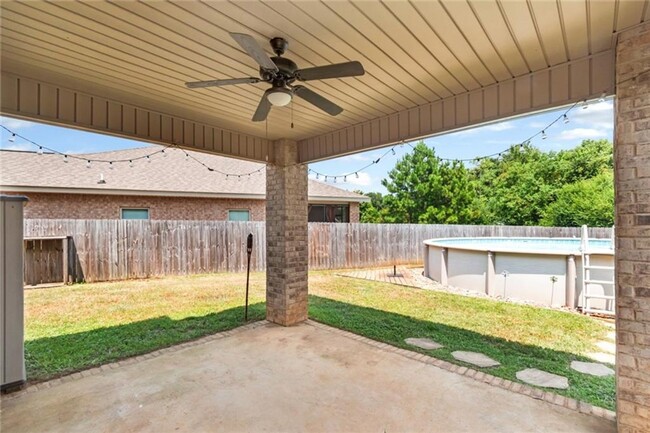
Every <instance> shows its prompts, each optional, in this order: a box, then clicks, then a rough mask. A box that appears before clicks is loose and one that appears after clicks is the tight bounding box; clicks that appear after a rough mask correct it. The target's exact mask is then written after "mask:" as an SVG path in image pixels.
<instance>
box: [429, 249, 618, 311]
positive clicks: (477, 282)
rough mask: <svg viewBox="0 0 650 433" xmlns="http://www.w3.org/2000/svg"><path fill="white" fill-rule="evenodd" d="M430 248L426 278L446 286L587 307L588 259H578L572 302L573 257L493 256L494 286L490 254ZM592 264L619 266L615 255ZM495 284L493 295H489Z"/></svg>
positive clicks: (602, 290)
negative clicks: (584, 296) (569, 294)
mask: <svg viewBox="0 0 650 433" xmlns="http://www.w3.org/2000/svg"><path fill="white" fill-rule="evenodd" d="M428 249H429V250H428V254H427V255H426V260H427V265H426V272H425V275H426V276H427V277H429V278H431V279H433V280H435V281H438V282H440V283H442V284H448V285H450V286H453V287H458V288H462V289H467V290H471V291H474V292H477V293H485V294H489V295H491V296H497V297H504V298H510V299H516V300H519V301H529V302H534V303H537V304H541V305H547V306H553V307H562V306H566V307H569V308H576V307H578V306H582V299H581V297H582V296H581V295H582V293H581V290H582V259H581V256H580V255H579V254H576V255H574V260H575V269H576V272H575V275H576V276H575V292H574V293H575V295H574V299H573V302H570V300H568V299H567V287H568V284H567V266H570V265H569V264H568V260H567V258H568V254H535V253H520V252H492V253H491V254H492V256H493V260H494V270H495V272H494V275H493V276H492V277H491V278H492V280H491V281H490V278H489V277H488V275H489V272H488V269H489V266H490V260H491V259H490V258H489V255H488V251H476V250H465V249H461V248H454V247H441V246H435V245H428ZM445 253H446V256H447V257H446V258H445V257H444V255H445ZM590 260H591V264H592V265H598V266H613V265H614V257H613V256H612V255H605V254H602V255H601V254H592V255H591V259H590ZM445 267H446V270H447V273H446V278H445V275H444V269H445ZM591 278H592V279H594V280H607V279H610V278H611V272H609V271H598V270H594V271H592V275H591ZM445 280H446V282H445ZM490 283H491V292H492V293H489V292H488V290H489V289H490ZM569 283H570V282H569ZM613 290H614V288H613V286H604V285H592V286H591V288H590V291H591V292H592V293H596V294H605V295H612V294H613ZM604 302H605V301H600V300H592V301H591V306H592V307H594V308H604V307H605V305H604Z"/></svg>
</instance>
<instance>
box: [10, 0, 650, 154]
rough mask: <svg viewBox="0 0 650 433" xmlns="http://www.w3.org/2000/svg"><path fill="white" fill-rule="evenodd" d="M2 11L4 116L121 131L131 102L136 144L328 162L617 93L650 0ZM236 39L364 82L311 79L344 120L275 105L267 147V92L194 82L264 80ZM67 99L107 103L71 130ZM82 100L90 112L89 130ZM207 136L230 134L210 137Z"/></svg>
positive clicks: (93, 106)
mask: <svg viewBox="0 0 650 433" xmlns="http://www.w3.org/2000/svg"><path fill="white" fill-rule="evenodd" d="M0 7H1V18H0V23H1V39H0V42H1V53H2V59H1V60H2V73H3V75H2V79H3V80H2V81H3V89H2V90H3V98H2V111H3V112H4V113H5V114H9V115H16V116H19V117H25V118H34V119H37V120H44V121H51V122H53V123H68V124H71V125H73V126H82V127H83V126H84V119H83V117H84V116H86V117H88V119H85V121H86V123H87V125H85V126H86V127H87V128H88V129H96V130H106V132H109V133H118V134H119V133H120V130H118V129H119V128H117V127H111V122H113V124H115V122H116V120H115V119H114V117H115V116H116V115H115V113H114V112H113V111H114V110H113V109H112V108H111V106H110V103H111V101H117V102H119V103H120V104H127V105H128V107H135V108H140V109H142V110H141V112H140V115H141V116H140V118H139V119H138V118H137V115H138V113H136V111H137V110H135V108H134V109H133V119H126V120H125V118H124V116H125V114H124V110H125V108H124V107H125V106H120V108H119V111H120V116H121V117H120V119H119V123H120V125H119V127H120V128H122V129H121V131H122V132H123V134H122V135H127V136H128V135H136V136H140V137H141V138H143V139H149V140H150V141H161V142H165V141H171V140H166V139H165V134H167V135H170V134H171V135H173V136H176V135H178V136H179V137H180V141H181V144H183V145H186V146H188V147H194V148H198V149H201V148H202V147H205V148H206V150H209V151H216V152H219V153H223V154H229V155H234V156H239V157H244V158H247V159H255V160H261V161H263V160H265V158H266V157H267V154H268V152H267V147H266V146H267V143H268V141H267V140H266V139H267V138H268V139H270V140H275V139H278V138H289V139H294V140H299V141H301V145H303V149H302V150H301V158H302V159H303V160H305V161H308V160H317V159H322V158H325V157H330V156H332V155H335V154H345V153H351V152H354V151H358V150H362V149H364V148H370V147H376V146H379V145H384V144H389V142H393V143H394V142H396V141H399V140H401V139H404V138H409V137H416V136H423V135H426V134H430V133H435V132H437V131H438V132H439V131H442V130H449V129H453V128H456V127H462V126H463V125H469V124H473V123H480V122H484V121H490V120H494V119H497V118H499V117H505V116H508V115H515V114H521V113H524V112H530V111H534V110H538V109H544V108H549V107H552V106H557V105H562V104H565V103H569V102H571V101H574V100H576V99H578V98H586V97H593V96H595V95H597V94H600V93H602V92H607V93H610V94H611V93H612V92H613V86H612V83H613V72H612V67H613V60H612V59H613V55H612V52H613V48H614V43H615V35H616V33H617V32H620V31H621V30H623V29H626V28H629V27H631V26H634V25H637V24H639V23H641V22H643V21H644V20H647V19H648V17H649V15H650V8H648V1H634V0H630V1H613V0H612V1H575V0H558V1H544V0H541V1H538V0H529V1H495V0H480V1H479V0H476V1H462V0H460V1H418V2H415V1H412V2H408V1H385V2H379V1H374V2H372V1H358V2H357V1H352V2H351V1H335V2H334V1H332V2H329V1H328V2H315V1H295V2H288V1H276V2H261V1H246V2H221V1H220V2H198V1H192V2H189V1H187V2H162V1H160V2H146V3H143V2H135V1H133V2H119V3H109V2H42V1H33V2H17V1H3V2H2V3H1V6H0ZM229 32H241V33H247V34H250V35H252V36H253V37H254V38H255V39H256V40H257V41H258V42H259V43H260V45H262V47H264V48H265V50H267V52H268V53H269V54H270V52H271V50H270V47H269V45H268V43H267V41H268V40H269V39H270V38H272V37H275V36H282V37H284V38H286V39H287V40H288V41H289V49H288V51H287V53H286V54H285V57H288V58H290V59H292V60H294V61H295V62H296V63H297V64H298V66H299V67H302V68H305V67H309V66H316V65H323V64H328V63H339V62H345V61H350V60H358V61H360V62H361V63H362V64H363V66H364V68H365V70H366V74H365V75H364V76H361V77H354V78H345V79H332V80H323V81H310V82H308V83H306V85H307V86H308V87H310V88H311V89H313V90H315V91H317V92H319V93H321V94H322V95H323V96H325V97H327V98H329V99H331V100H332V101H333V102H335V103H337V104H339V105H340V106H341V107H343V108H344V112H343V113H341V114H340V115H338V116H336V117H332V116H329V115H327V114H325V113H323V112H321V111H319V110H318V109H317V108H315V107H314V106H312V105H309V104H307V103H305V102H303V101H302V100H300V99H297V100H296V101H295V102H294V109H293V123H294V127H293V128H292V127H291V108H290V107H289V106H287V107H281V108H280V107H274V108H273V109H272V110H271V114H270V116H269V119H268V136H267V129H266V128H267V125H266V124H265V122H258V123H254V122H251V120H250V119H251V116H252V114H253V112H254V111H255V109H256V107H257V104H258V102H259V100H260V97H261V96H262V93H263V91H264V89H266V88H267V87H268V84H265V83H258V84H247V85H238V86H229V87H221V88H206V89H187V88H185V86H184V85H183V83H184V82H186V81H196V80H207V79H214V78H232V77H245V76H254V77H255V76H257V75H258V68H257V66H256V64H255V62H254V61H253V60H252V59H251V58H250V57H249V56H248V55H247V54H246V53H245V52H244V51H243V50H242V49H241V48H240V47H239V46H238V45H237V43H236V42H235V41H234V40H233V39H232V38H231V37H230V36H229ZM20 80H23V81H24V82H23V83H21V82H20ZM28 80H31V81H28ZM30 83H33V86H36V87H31V88H30V87H29V85H30ZM22 86H25V91H24V92H23V94H21V91H22V90H23V87H22ZM48 86H49V87H48ZM68 90H70V91H72V92H73V93H74V92H80V94H81V95H82V96H83V95H86V96H88V97H90V98H95V99H96V100H95V99H91V100H90V102H87V101H86V102H85V100H84V99H83V98H81V100H80V101H77V99H75V102H74V104H75V106H74V107H73V108H71V109H73V110H75V114H74V116H73V117H74V118H73V119H72V120H70V119H68V120H67V121H66V120H65V119H64V118H62V116H63V115H61V112H62V111H65V109H64V108H65V107H63V105H62V104H63V103H62V102H61V101H60V100H62V99H64V97H65V95H68V93H65V92H67V91H68ZM52 92H55V93H56V95H54V93H52ZM31 93H34V95H32V96H33V98H36V99H35V100H34V101H35V102H34V101H31V99H29V98H28V96H26V95H31ZM48 93H49V94H50V96H51V98H55V100H54V101H50V99H51V98H50V99H48V97H47V94H48ZM42 94H46V95H45V96H42ZM75 95H76V93H75ZM477 95H478V96H477ZM84 97H85V96H84ZM25 98H27V99H25ZM75 98H76V96H75ZM97 98H104V99H101V101H104V100H105V101H106V104H105V106H103V105H104V104H103V102H102V104H98V103H97V101H98V100H99V99H97ZM443 101H446V103H445V104H443ZM21 102H22V105H23V106H22V107H21ZM435 103H438V105H436V104H435ZM78 104H80V105H81V107H82V108H83V107H85V105H84V104H86V105H87V106H88V109H89V110H90V113H89V114H86V113H82V114H80V117H82V119H81V120H79V119H78V118H77V117H78V116H77V114H76V113H77V111H79V106H78ZM100 105H102V106H100ZM128 107H127V111H128V110H129V109H128ZM48 110H49V111H48ZM112 110H113V111H112ZM151 113H162V114H166V115H169V116H172V117H173V118H174V119H171V120H169V123H170V125H172V126H170V128H172V127H173V124H174V120H175V118H176V117H177V118H179V119H191V120H194V121H196V122H201V124H200V125H202V126H200V127H199V126H197V125H198V124H197V125H193V126H192V131H191V134H190V132H188V131H187V130H185V127H186V126H187V125H182V127H183V128H184V129H183V131H178V130H176V131H174V132H169V131H168V132H167V133H166V131H165V128H166V126H165V124H164V123H165V121H166V120H165V119H162V120H161V119H154V120H152V117H151V116H152V114H151ZM143 115H144V116H146V117H147V120H146V122H145V120H143V117H142V116H143ZM452 117H453V118H452ZM382 119H383V120H382ZM373 122H374V123H373ZM131 123H132V124H133V125H130V124H131ZM438 123H439V124H438ZM125 124H126V126H125ZM143 125H144V126H143ZM179 125H180V124H179ZM144 127H146V129H147V132H144V131H142V130H141V131H136V130H137V128H141V129H142V128H144ZM206 127H219V128H222V129H220V130H218V131H217V130H216V129H215V130H211V131H210V132H209V134H208V132H207V130H206V129H205V128H206ZM129 128H131V129H133V131H130V129H129ZM152 130H155V131H153V132H152ZM197 131H198V134H199V135H201V137H200V138H197ZM223 131H236V132H237V133H238V134H239V133H241V134H242V135H238V136H237V137H235V136H234V135H232V136H230V135H229V136H228V138H227V140H229V141H228V143H226V144H227V146H229V147H227V148H226V144H224V143H222V142H219V143H217V144H215V143H216V142H217V141H219V140H221V141H224V142H225V141H226V138H224V132H223ZM131 132H132V133H131ZM175 141H177V142H178V141H179V140H175ZM208 142H210V143H208ZM242 143H243V144H242ZM241 146H244V147H248V149H244V150H242V149H240V148H239V147H241ZM217 147H219V148H217Z"/></svg>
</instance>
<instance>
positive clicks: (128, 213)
mask: <svg viewBox="0 0 650 433" xmlns="http://www.w3.org/2000/svg"><path fill="white" fill-rule="evenodd" d="M122 219H123V220H148V219H149V209H126V208H125V209H122Z"/></svg>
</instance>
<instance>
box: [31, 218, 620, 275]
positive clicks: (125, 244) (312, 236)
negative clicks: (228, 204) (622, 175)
mask: <svg viewBox="0 0 650 433" xmlns="http://www.w3.org/2000/svg"><path fill="white" fill-rule="evenodd" d="M248 233H253V240H254V244H253V256H252V258H251V269H252V270H255V271H262V270H264V268H265V258H266V240H265V223H264V222H229V221H159V220H52V219H31V220H25V232H24V234H25V237H31V238H43V237H56V236H69V237H70V242H69V244H68V251H67V262H68V275H69V281H88V282H92V281H110V280H123V279H130V278H147V277H153V276H162V275H187V274H198V273H209V272H224V271H229V272H239V271H243V270H245V269H246V236H247V235H248ZM589 235H590V237H593V238H609V237H610V236H611V229H609V228H592V229H590V233H589ZM474 236H519V237H536V236H539V237H580V229H579V228H577V227H519V226H472V225H435V224H431V225H429V224H426V225H425V224H336V223H310V224H309V266H310V268H311V269H336V268H355V267H371V266H387V265H392V264H405V263H421V262H422V257H423V244H422V242H423V241H424V240H425V239H431V238H441V237H474ZM34 254H35V252H34V249H31V250H30V249H27V250H26V255H25V262H26V268H28V267H29V269H31V270H32V272H34V271H33V270H34V269H42V270H43V271H42V272H49V271H48V269H59V268H58V267H57V266H56V265H51V266H50V265H48V266H41V267H35V266H31V265H30V264H29V263H30V261H34V260H36V257H35V256H34ZM61 260H63V259H61ZM57 272H58V271H57ZM46 277H47V276H45V275H42V276H40V277H39V276H34V275H30V281H38V280H39V278H41V280H42V281H45V280H47V279H48V278H46ZM57 277H58V275H57ZM49 278H50V279H51V277H49ZM26 282H27V280H26Z"/></svg>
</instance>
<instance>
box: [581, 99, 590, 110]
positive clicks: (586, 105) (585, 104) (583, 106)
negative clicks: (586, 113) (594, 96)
mask: <svg viewBox="0 0 650 433" xmlns="http://www.w3.org/2000/svg"><path fill="white" fill-rule="evenodd" d="M588 107H589V103H588V102H587V100H586V99H585V100H584V101H582V109H583V110H586V109H587V108H588Z"/></svg>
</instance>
